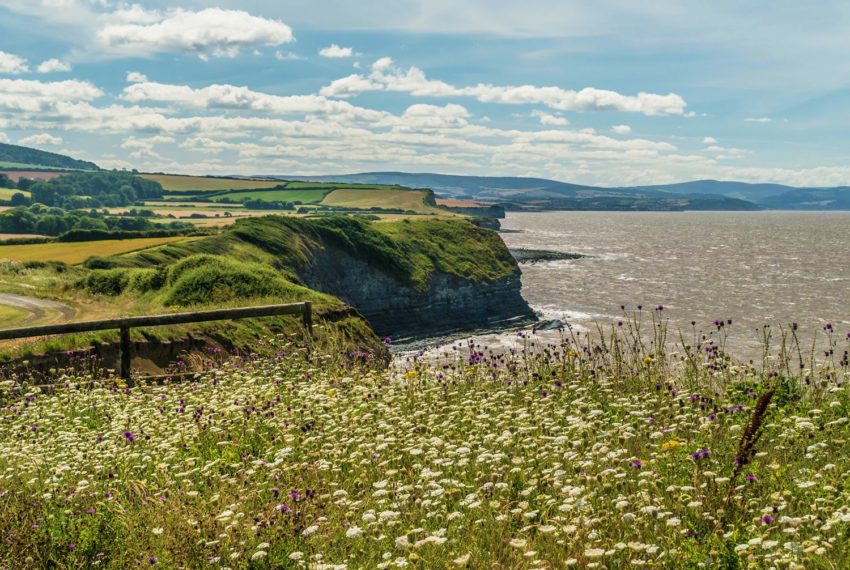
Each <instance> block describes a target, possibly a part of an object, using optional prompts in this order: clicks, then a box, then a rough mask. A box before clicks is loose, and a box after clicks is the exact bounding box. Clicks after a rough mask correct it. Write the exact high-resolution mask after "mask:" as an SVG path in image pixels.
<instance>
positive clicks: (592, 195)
mask: <svg viewBox="0 0 850 570" xmlns="http://www.w3.org/2000/svg"><path fill="white" fill-rule="evenodd" d="M280 178H285V179H287V180H304V181H312V182H343V183H348V184H351V183H354V182H359V183H367V184H399V185H403V186H408V187H411V188H430V189H431V190H433V191H434V192H436V193H438V194H440V195H441V196H449V197H457V198H472V199H475V200H478V201H483V202H498V203H500V204H502V205H504V206H505V207H506V208H507V209H524V210H529V209H530V210H661V211H678V210H759V209H761V208H760V206H758V205H757V204H755V203H753V202H750V201H748V200H743V199H740V198H735V197H731V196H723V195H720V194H716V195H715V194H696V193H694V194H691V195H686V194H682V193H674V192H671V191H669V190H666V189H655V188H650V187H646V188H600V187H595V186H586V185H581V184H570V183H568V182H560V181H557V180H547V179H545V178H523V177H514V176H499V177H496V176H456V175H451V174H430V173H408V172H366V173H361V174H346V175H330V176H281V177H280Z"/></svg>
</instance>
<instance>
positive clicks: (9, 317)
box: [0, 305, 30, 328]
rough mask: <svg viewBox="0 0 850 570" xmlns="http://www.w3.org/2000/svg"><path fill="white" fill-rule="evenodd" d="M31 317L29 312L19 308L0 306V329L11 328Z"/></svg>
mask: <svg viewBox="0 0 850 570" xmlns="http://www.w3.org/2000/svg"><path fill="white" fill-rule="evenodd" d="M28 316H30V313H29V312H28V311H25V310H23V309H19V308H18V307H10V306H8V305H0V328H8V327H11V326H13V325H15V324H17V323H19V322H21V321H22V320H24V319H26V318H27V317H28Z"/></svg>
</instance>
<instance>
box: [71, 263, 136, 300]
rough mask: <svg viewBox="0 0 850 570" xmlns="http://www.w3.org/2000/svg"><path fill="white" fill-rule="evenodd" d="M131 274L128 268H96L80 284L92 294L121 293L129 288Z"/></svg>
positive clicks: (111, 294) (112, 294)
mask: <svg viewBox="0 0 850 570" xmlns="http://www.w3.org/2000/svg"><path fill="white" fill-rule="evenodd" d="M129 280H130V274H129V272H128V271H127V270H126V269H95V270H94V271H92V272H91V273H89V274H88V275H86V276H85V277H84V278H83V279H82V280H81V281H80V283H78V285H79V286H80V287H81V288H83V289H85V290H86V291H88V292H89V293H91V294H92V295H110V296H116V295H120V294H121V293H122V292H123V291H124V289H126V288H127V283H128V282H129Z"/></svg>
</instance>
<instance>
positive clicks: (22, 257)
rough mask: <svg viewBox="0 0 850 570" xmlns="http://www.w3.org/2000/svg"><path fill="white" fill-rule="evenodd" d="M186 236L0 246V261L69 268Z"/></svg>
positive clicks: (183, 238)
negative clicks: (50, 263)
mask: <svg viewBox="0 0 850 570" xmlns="http://www.w3.org/2000/svg"><path fill="white" fill-rule="evenodd" d="M186 239H192V238H186V237H181V236H177V237H163V238H138V239H124V240H99V241H87V242H67V243H58V242H57V243H38V244H28V245H0V259H10V260H14V261H61V262H63V263H67V264H69V265H73V264H76V263H82V262H83V261H85V260H86V259H88V258H89V257H91V256H93V255H99V256H107V255H115V254H118V253H127V252H130V251H137V250H141V249H147V248H149V247H155V246H158V245H163V244H166V243H171V242H174V241H181V240H186Z"/></svg>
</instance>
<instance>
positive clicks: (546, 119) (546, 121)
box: [531, 110, 570, 127]
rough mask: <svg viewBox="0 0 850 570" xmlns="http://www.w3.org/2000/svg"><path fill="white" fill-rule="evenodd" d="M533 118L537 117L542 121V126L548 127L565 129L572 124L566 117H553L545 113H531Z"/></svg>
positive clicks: (535, 111)
mask: <svg viewBox="0 0 850 570" xmlns="http://www.w3.org/2000/svg"><path fill="white" fill-rule="evenodd" d="M531 116H532V117H537V119H538V120H539V121H540V124H541V125H548V126H553V127H565V126H567V125H569V124H570V122H569V121H568V120H567V119H566V117H559V116H558V115H553V114H551V113H544V112H543V111H537V110H534V111H532V112H531Z"/></svg>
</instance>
